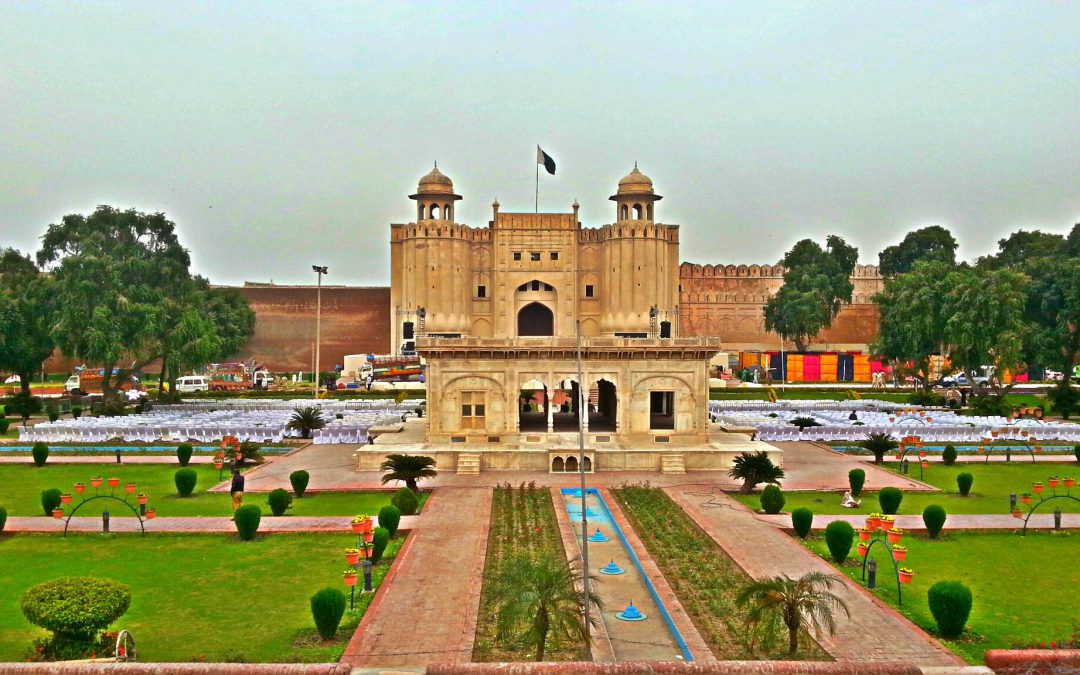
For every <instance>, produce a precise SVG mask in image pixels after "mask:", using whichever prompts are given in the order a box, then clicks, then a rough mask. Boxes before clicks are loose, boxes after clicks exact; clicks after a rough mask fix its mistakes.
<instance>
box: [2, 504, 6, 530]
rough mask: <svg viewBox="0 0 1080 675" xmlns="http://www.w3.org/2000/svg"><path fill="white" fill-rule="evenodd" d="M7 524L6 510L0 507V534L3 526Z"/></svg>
mask: <svg viewBox="0 0 1080 675" xmlns="http://www.w3.org/2000/svg"><path fill="white" fill-rule="evenodd" d="M6 524H7V509H5V508H4V507H3V506H0V532H3V531H4V525H6Z"/></svg>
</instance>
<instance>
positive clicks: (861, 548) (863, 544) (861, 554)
mask: <svg viewBox="0 0 1080 675" xmlns="http://www.w3.org/2000/svg"><path fill="white" fill-rule="evenodd" d="M856 550H857V551H858V553H859V557H860V558H865V557H866V552H867V551H868V550H870V546H869V545H868V544H867V543H866V542H863V541H860V542H859V547H858V548H857V549H856Z"/></svg>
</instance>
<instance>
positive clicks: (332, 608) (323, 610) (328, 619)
mask: <svg viewBox="0 0 1080 675" xmlns="http://www.w3.org/2000/svg"><path fill="white" fill-rule="evenodd" d="M343 616H345V594H344V593H342V592H341V589H338V588H330V587H327V588H324V589H322V590H321V591H319V592H318V593H316V594H315V595H313V596H311V618H312V619H314V620H315V630H317V631H319V636H320V637H321V638H322V639H324V640H329V639H330V638H332V637H334V635H335V634H337V629H338V626H340V625H341V617H343Z"/></svg>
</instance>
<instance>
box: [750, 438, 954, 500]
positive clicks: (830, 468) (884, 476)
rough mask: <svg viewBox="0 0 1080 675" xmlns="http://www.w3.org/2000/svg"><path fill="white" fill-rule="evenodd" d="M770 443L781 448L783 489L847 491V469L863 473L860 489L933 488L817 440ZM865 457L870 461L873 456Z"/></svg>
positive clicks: (933, 488)
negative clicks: (782, 455)
mask: <svg viewBox="0 0 1080 675" xmlns="http://www.w3.org/2000/svg"><path fill="white" fill-rule="evenodd" d="M771 445H775V446H776V447H778V448H780V449H781V450H783V451H784V471H785V472H786V473H787V478H785V479H784V480H783V481H781V483H782V484H783V486H784V489H785V490H847V489H848V477H847V476H848V471H851V470H852V469H862V470H863V471H865V472H866V486H865V487H864V488H863V489H864V490H880V489H881V488H883V487H890V486H891V487H898V488H900V489H902V490H937V488H935V487H933V486H932V485H927V484H926V483H920V482H919V481H917V480H912V479H910V478H906V477H904V476H901V475H900V474H898V473H894V472H892V471H888V470H886V469H879V468H877V467H876V466H874V465H873V464H872V463H871V464H869V465H868V464H867V463H866V462H865V461H864V460H865V459H867V458H865V457H861V456H859V455H850V454H847V453H844V452H837V451H836V450H831V449H829V448H827V447H825V446H823V445H819V444H817V443H809V442H806V441H795V442H790V443H787V442H785V443H772V444H771ZM869 459H870V460H871V462H872V461H873V459H874V458H873V457H870V458H869Z"/></svg>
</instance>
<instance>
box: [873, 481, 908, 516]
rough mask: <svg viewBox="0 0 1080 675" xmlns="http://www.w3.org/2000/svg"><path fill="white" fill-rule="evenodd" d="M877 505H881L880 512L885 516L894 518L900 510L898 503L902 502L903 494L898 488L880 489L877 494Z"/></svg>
mask: <svg viewBox="0 0 1080 675" xmlns="http://www.w3.org/2000/svg"><path fill="white" fill-rule="evenodd" d="M877 499H878V504H880V505H881V512H882V513H884V514H885V515H887V516H895V515H896V512H897V511H899V510H900V502H902V501H903V500H904V493H903V492H901V491H900V488H894V487H885V488H881V491H880V492H878V496H877Z"/></svg>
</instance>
